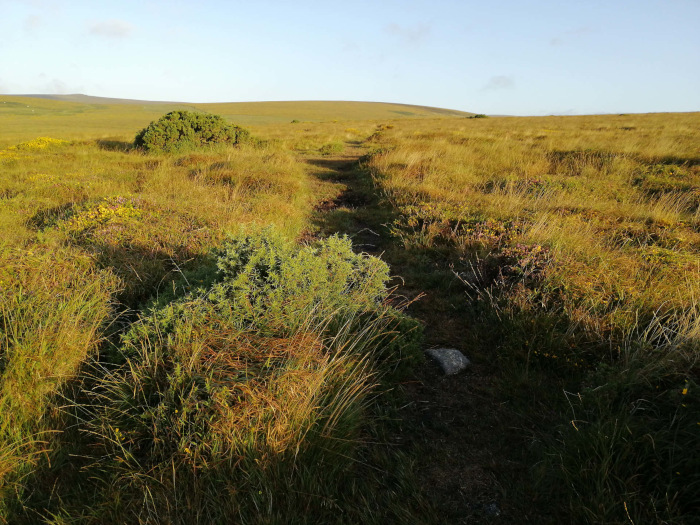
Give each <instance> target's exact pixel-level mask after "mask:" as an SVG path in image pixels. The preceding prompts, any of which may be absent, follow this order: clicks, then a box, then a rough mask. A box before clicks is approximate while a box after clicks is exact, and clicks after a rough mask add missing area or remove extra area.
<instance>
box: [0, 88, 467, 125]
mask: <svg viewBox="0 0 700 525" xmlns="http://www.w3.org/2000/svg"><path fill="white" fill-rule="evenodd" d="M0 97H23V98H38V99H43V100H54V101H57V102H71V103H77V104H91V105H92V104H105V105H124V104H127V105H139V106H150V105H167V106H176V107H185V106H186V107H189V108H194V109H203V110H205V111H214V108H216V107H219V108H221V110H222V111H223V112H224V113H228V112H229V111H227V110H231V109H241V110H243V111H241V112H240V113H238V112H236V114H238V115H250V116H253V115H256V114H259V115H267V116H269V115H270V113H271V111H270V110H271V109H272V108H277V109H279V110H280V111H281V112H282V113H286V112H288V111H293V110H294V109H299V110H301V111H299V113H304V112H305V110H308V109H313V110H316V111H315V112H318V110H319V109H321V108H323V109H324V111H323V112H327V111H328V110H330V111H331V112H332V109H333V108H338V109H340V108H342V109H343V110H351V109H353V106H354V109H357V108H359V107H361V106H375V107H380V106H383V107H384V108H385V109H387V111H389V112H390V113H393V114H394V115H396V117H395V118H401V117H427V116H445V117H468V116H471V115H474V113H469V112H465V111H458V110H454V109H446V108H438V107H432V106H419V105H414V104H402V103H396V102H364V101H348V100H337V101H336V100H297V101H260V102H178V101H166V100H136V99H126V98H111V97H95V96H92V95H84V94H82V93H74V94H70V95H51V94H16V95H0ZM390 108H394V109H393V110H392V109H390ZM261 109H263V110H262V111H260V110H261ZM258 111H260V112H259V113H258ZM344 112H345V111H341V113H344ZM351 113H352V111H351ZM280 116H281V115H280ZM299 117H300V118H307V117H305V116H304V115H303V114H300V115H299ZM310 118H313V119H314V120H316V119H317V118H318V117H310ZM338 118H341V119H352V118H355V117H354V115H338ZM360 118H371V117H369V116H367V115H363V116H362V117H360ZM377 118H382V117H381V116H378V117H377ZM384 118H386V117H384Z"/></svg>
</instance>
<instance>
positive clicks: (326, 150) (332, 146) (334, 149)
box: [319, 141, 345, 155]
mask: <svg viewBox="0 0 700 525" xmlns="http://www.w3.org/2000/svg"><path fill="white" fill-rule="evenodd" d="M344 147H345V146H344V145H343V143H342V142H338V141H335V142H327V143H326V144H324V145H323V146H321V149H320V150H319V151H320V152H321V155H335V154H338V153H341V152H342V151H343V148H344Z"/></svg>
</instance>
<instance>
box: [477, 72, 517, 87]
mask: <svg viewBox="0 0 700 525" xmlns="http://www.w3.org/2000/svg"><path fill="white" fill-rule="evenodd" d="M514 87H515V79H514V78H513V77H511V76H507V75H496V76H494V77H491V78H490V79H489V81H488V82H487V83H486V85H485V86H484V87H483V88H481V91H498V90H501V89H513V88H514Z"/></svg>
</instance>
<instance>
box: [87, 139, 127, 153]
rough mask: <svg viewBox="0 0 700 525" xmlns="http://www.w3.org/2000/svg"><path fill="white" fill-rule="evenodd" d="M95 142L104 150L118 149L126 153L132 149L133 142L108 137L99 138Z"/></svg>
mask: <svg viewBox="0 0 700 525" xmlns="http://www.w3.org/2000/svg"><path fill="white" fill-rule="evenodd" d="M95 143H96V144H97V147H98V148H100V149H102V150H105V151H120V152H122V153H127V152H129V151H132V150H134V149H135V148H134V144H133V142H126V141H123V140H110V139H99V140H96V141H95Z"/></svg>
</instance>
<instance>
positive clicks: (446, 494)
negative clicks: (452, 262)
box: [307, 147, 541, 524]
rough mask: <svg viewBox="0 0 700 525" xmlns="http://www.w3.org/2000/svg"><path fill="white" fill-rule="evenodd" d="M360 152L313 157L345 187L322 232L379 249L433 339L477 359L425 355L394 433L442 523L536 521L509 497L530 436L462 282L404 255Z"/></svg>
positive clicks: (404, 392)
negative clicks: (452, 361)
mask: <svg viewBox="0 0 700 525" xmlns="http://www.w3.org/2000/svg"><path fill="white" fill-rule="evenodd" d="M362 153H363V151H362V149H361V148H360V147H357V148H354V151H352V152H346V154H345V155H343V156H335V157H309V158H307V162H308V163H309V165H310V166H311V168H312V172H313V173H314V174H315V175H316V176H317V177H318V178H319V179H322V180H325V181H331V182H334V183H337V188H338V194H337V196H336V197H335V198H334V199H331V200H328V201H326V202H323V203H322V204H321V205H319V206H318V208H317V213H316V217H315V222H316V227H317V228H318V233H317V235H322V236H325V235H330V234H333V233H341V234H347V235H348V236H349V237H351V238H352V240H353V244H354V245H355V246H356V247H357V249H358V250H362V251H364V252H366V253H369V254H371V255H379V256H381V257H382V258H383V259H384V260H385V261H386V262H387V263H389V265H390V266H391V270H392V274H393V275H395V276H396V277H394V278H393V281H392V283H391V284H392V285H393V286H396V292H395V294H396V296H397V297H399V298H403V300H404V301H406V302H410V305H409V306H408V309H407V311H408V313H409V314H410V315H412V316H414V317H416V318H418V319H420V320H421V321H422V322H423V324H424V325H425V335H426V344H427V346H428V347H452V348H457V349H459V350H461V351H462V352H463V353H464V354H465V355H466V356H467V357H468V358H469V359H470V360H472V363H473V364H472V365H471V367H470V368H469V369H467V371H466V372H463V373H461V374H458V375H456V376H451V377H445V376H443V375H442V374H441V373H440V371H439V369H438V367H437V365H435V364H433V363H432V362H430V361H429V360H427V361H426V364H425V366H424V367H421V368H420V369H418V370H416V371H415V377H412V378H410V379H409V380H408V381H406V382H404V383H403V384H401V385H399V386H398V389H399V396H398V397H399V399H402V400H403V401H402V406H401V408H400V409H399V410H398V415H397V421H396V424H395V425H392V427H391V430H390V435H389V437H388V439H389V440H392V441H393V442H394V443H395V444H397V445H400V446H401V447H402V448H404V447H405V449H406V450H409V451H410V453H411V455H412V456H413V457H415V458H416V459H417V471H416V473H415V474H416V476H417V478H418V481H419V484H420V486H421V488H422V490H423V492H424V496H425V497H426V498H427V499H428V500H429V501H430V502H431V504H432V506H433V508H434V511H435V514H436V516H437V520H438V523H446V524H463V523H470V524H474V523H513V522H517V523H526V522H530V521H531V519H530V518H529V517H528V516H527V515H525V514H524V513H523V512H522V510H521V508H523V507H524V505H523V502H522V501H520V502H519V503H518V502H515V501H514V499H513V497H512V496H511V491H512V488H513V487H514V486H515V485H516V484H517V483H519V482H520V481H519V480H520V479H522V478H524V476H523V473H524V466H523V465H524V461H523V460H522V458H521V457H518V456H519V455H520V452H519V451H521V450H523V448H524V442H523V437H522V436H521V435H520V432H519V431H516V430H515V429H514V428H513V425H510V424H509V420H510V418H511V415H510V414H509V408H508V406H507V405H506V404H505V403H501V402H499V401H498V398H497V395H496V391H495V388H494V387H495V380H496V378H495V376H494V369H493V366H492V362H493V359H490V358H489V357H490V356H489V353H488V350H489V349H484V348H479V347H478V345H475V344H474V343H475V342H474V341H471V340H470V336H469V333H470V330H469V326H468V324H467V322H466V321H465V320H466V319H467V317H468V316H466V315H461V312H462V311H463V309H464V305H465V303H466V301H467V298H466V296H465V294H464V289H463V288H462V285H461V284H460V283H459V281H458V280H457V279H456V278H455V277H454V275H453V274H452V273H451V271H450V269H449V266H448V264H447V262H446V261H445V259H444V258H442V259H441V257H440V255H439V254H434V253H432V254H430V253H420V252H416V251H415V250H414V251H412V252H411V253H407V251H406V250H405V249H404V247H403V246H402V245H399V244H398V243H397V240H396V238H395V237H392V236H391V235H390V233H389V227H390V225H391V223H392V221H393V219H394V217H393V215H392V213H393V212H392V210H391V208H390V207H389V206H388V205H387V204H386V203H385V202H383V201H382V199H381V197H380V196H379V195H378V194H377V192H376V190H375V188H374V187H373V185H372V181H371V177H370V174H369V172H368V171H367V170H366V169H364V168H363V166H362V164H361V162H360V156H361V154H362ZM519 492H520V491H519ZM538 522H540V523H541V521H539V520H538Z"/></svg>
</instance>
